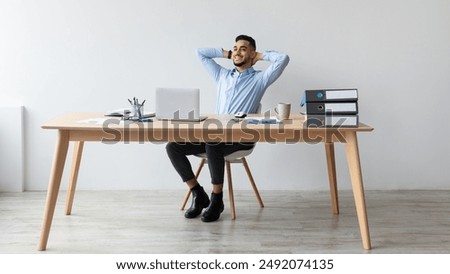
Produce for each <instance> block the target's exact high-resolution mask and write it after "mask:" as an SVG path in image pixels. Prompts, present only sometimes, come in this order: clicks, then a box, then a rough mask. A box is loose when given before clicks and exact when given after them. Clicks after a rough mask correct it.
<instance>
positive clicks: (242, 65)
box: [231, 40, 256, 71]
mask: <svg viewBox="0 0 450 274" xmlns="http://www.w3.org/2000/svg"><path fill="white" fill-rule="evenodd" d="M255 55H256V51H255V49H254V48H253V47H252V46H251V45H250V43H249V42H248V41H245V40H239V41H237V42H236V44H235V45H234V47H233V53H232V55H231V58H232V59H233V63H234V65H235V66H236V68H237V70H238V71H243V70H245V69H247V68H249V67H251V66H252V61H253V58H254V57H255Z"/></svg>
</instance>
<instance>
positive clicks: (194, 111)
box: [155, 88, 207, 122]
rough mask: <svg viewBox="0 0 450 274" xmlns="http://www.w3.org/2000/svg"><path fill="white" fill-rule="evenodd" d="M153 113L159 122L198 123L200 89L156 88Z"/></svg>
mask: <svg viewBox="0 0 450 274" xmlns="http://www.w3.org/2000/svg"><path fill="white" fill-rule="evenodd" d="M155 112H156V118H157V119H159V120H170V121H184V122H200V121H203V120H205V119H206V118H207V117H206V116H200V89H198V88H157V89H156V94H155Z"/></svg>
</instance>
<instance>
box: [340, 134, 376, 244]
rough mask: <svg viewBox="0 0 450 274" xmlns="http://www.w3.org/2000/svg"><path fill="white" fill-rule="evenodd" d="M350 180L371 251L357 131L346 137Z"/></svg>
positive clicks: (363, 235) (363, 239) (362, 231)
mask: <svg viewBox="0 0 450 274" xmlns="http://www.w3.org/2000/svg"><path fill="white" fill-rule="evenodd" d="M345 139H346V140H347V144H346V145H345V150H346V154H347V161H348V168H349V172H350V179H351V181H352V189H353V197H354V199H355V205H356V213H357V215H358V222H359V229H360V232H361V238H362V243H363V247H364V249H371V244H370V234H369V223H368V220H367V211H366V201H365V197H364V186H363V179H362V172H361V163H360V160H359V149H358V140H357V138H356V132H355V131H351V132H350V131H349V132H347V133H346V135H345Z"/></svg>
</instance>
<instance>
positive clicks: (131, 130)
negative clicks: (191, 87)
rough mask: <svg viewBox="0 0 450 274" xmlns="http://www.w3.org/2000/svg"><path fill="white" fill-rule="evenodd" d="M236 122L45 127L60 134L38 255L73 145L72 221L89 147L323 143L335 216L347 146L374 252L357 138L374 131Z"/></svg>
mask: <svg viewBox="0 0 450 274" xmlns="http://www.w3.org/2000/svg"><path fill="white" fill-rule="evenodd" d="M230 118H231V116H216V115H210V116H209V118H208V119H207V120H205V121H203V122H200V123H180V122H169V121H158V120H155V121H154V122H151V123H148V122H144V123H131V122H123V121H122V122H120V120H119V119H118V118H107V117H104V116H103V113H67V114H65V115H62V116H60V117H57V118H55V119H54V120H52V121H49V122H47V123H45V124H44V125H42V128H44V129H55V130H57V131H58V138H57V142H56V148H55V154H54V158H53V164H52V169H51V171H50V180H49V185H48V190H47V200H46V205H45V210H44V218H43V225H42V229H41V237H40V242H39V246H38V250H45V249H46V247H47V242H48V237H49V234H50V228H51V224H52V219H53V214H54V212H55V205H56V201H57V198H58V193H59V188H60V185H61V177H62V174H63V170H64V165H65V161H66V157H67V151H68V147H69V143H70V142H74V144H75V146H74V151H73V155H72V167H71V173H70V177H69V187H68V192H67V201H66V214H67V215H70V214H71V210H72V204H73V198H74V194H75V189H76V183H77V177H78V171H79V167H80V161H81V156H82V152H83V145H84V142H87V141H91V142H108V143H111V142H112V143H114V142H140V143H144V142H175V141H189V142H219V141H224V142H268V143H277V142H286V143H296V142H307V143H324V144H325V151H326V156H327V167H328V177H329V183H330V192H331V203H332V210H333V213H334V214H339V204H338V196H337V181H336V167H335V156H334V143H335V142H340V143H345V148H346V155H347V161H348V167H349V172H350V179H351V184H352V189H353V196H354V199H355V205H356V212H357V216H358V222H359V228H360V232H361V238H362V244H363V247H364V248H365V249H370V248H371V244H370V234H369V224H368V220H367V213H366V203H365V197H364V187H363V179H362V173H361V165H360V160H359V150H358V141H357V136H356V134H357V132H370V131H372V130H373V128H371V127H369V126H367V125H365V124H362V123H360V124H359V126H358V127H354V128H307V127H305V126H304V122H305V116H303V115H301V114H293V115H291V118H292V119H290V120H288V121H286V122H284V123H283V124H270V125H269V124H258V125H253V124H247V123H236V122H230Z"/></svg>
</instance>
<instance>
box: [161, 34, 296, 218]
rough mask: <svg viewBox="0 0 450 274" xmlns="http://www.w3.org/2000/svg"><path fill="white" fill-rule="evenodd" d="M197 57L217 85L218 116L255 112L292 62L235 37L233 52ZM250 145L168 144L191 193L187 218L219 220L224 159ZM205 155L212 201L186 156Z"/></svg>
mask: <svg viewBox="0 0 450 274" xmlns="http://www.w3.org/2000/svg"><path fill="white" fill-rule="evenodd" d="M197 56H198V58H199V59H200V61H201V62H202V64H203V66H204V67H205V68H206V70H207V71H208V73H209V74H210V75H211V77H212V78H213V79H214V80H215V82H216V83H217V105H216V112H217V113H218V114H234V113H238V112H244V113H256V112H257V110H258V107H259V105H260V102H261V99H262V97H263V95H264V92H265V91H266V89H267V88H268V87H269V86H270V85H271V84H272V83H273V82H275V80H277V79H278V77H280V75H281V73H282V72H283V70H284V68H285V67H286V66H287V64H288V63H289V56H287V55H286V54H283V53H279V52H276V51H265V52H263V53H262V52H257V51H256V42H255V40H254V39H253V38H252V37H250V36H247V35H239V36H238V37H236V40H235V45H234V47H233V50H229V51H227V50H224V49H220V48H202V49H197ZM214 58H228V59H232V60H233V64H234V66H235V67H234V68H233V69H227V68H224V67H222V66H220V65H219V64H217V63H216V62H215V61H214ZM260 60H263V61H269V62H272V64H271V65H270V66H269V67H268V68H267V69H266V70H264V71H257V70H255V69H253V65H254V64H255V63H256V62H257V61H260ZM253 145H254V144H249V143H168V144H167V146H166V150H167V154H168V156H169V158H170V161H171V162H172V165H173V166H174V168H175V170H176V171H177V172H178V174H179V175H180V176H181V179H182V180H183V182H186V184H187V186H188V187H189V188H190V189H191V191H192V204H191V207H190V208H189V209H188V210H186V212H185V215H184V216H185V217H186V218H195V217H197V216H199V215H200V214H201V213H202V210H203V208H207V209H206V210H205V212H204V213H203V215H202V218H201V219H202V221H203V222H213V221H216V220H218V219H219V217H220V214H221V213H222V211H223V209H224V204H223V199H222V197H223V193H222V190H223V180H224V171H225V158H224V157H225V156H227V155H229V154H231V153H233V152H235V151H238V150H244V149H251V148H252V147H253ZM200 153H206V155H207V158H208V167H209V171H210V174H211V183H212V185H213V189H212V193H211V200H210V199H209V197H208V195H207V194H206V192H205V191H204V189H203V187H202V186H201V185H200V184H199V183H198V182H197V179H196V178H195V175H194V172H193V171H192V166H191V164H190V162H189V159H188V158H187V155H195V154H200Z"/></svg>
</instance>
